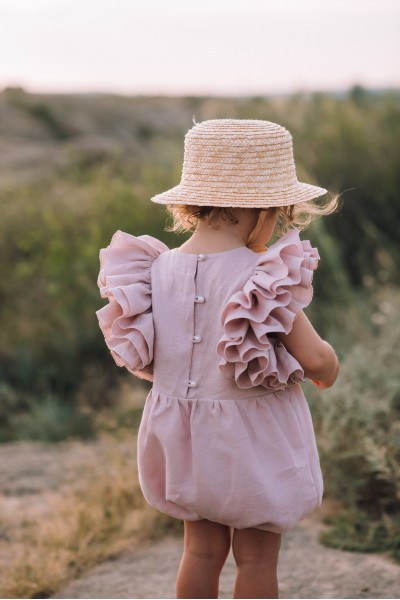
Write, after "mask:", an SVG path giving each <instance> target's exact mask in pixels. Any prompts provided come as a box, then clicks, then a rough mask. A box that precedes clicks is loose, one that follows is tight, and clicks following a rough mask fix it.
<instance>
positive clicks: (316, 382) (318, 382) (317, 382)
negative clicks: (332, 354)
mask: <svg viewBox="0 0 400 600" xmlns="http://www.w3.org/2000/svg"><path fill="white" fill-rule="evenodd" d="M310 381H311V382H312V383H313V384H314V385H316V386H317V387H319V388H324V389H327V388H329V387H331V386H330V385H325V384H324V383H322V381H315V380H314V379H311V380H310Z"/></svg>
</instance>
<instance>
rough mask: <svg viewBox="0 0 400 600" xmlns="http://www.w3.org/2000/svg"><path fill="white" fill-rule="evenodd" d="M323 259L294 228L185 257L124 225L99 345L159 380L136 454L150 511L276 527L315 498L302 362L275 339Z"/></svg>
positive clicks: (105, 263) (107, 264) (116, 239)
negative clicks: (259, 244) (258, 241)
mask: <svg viewBox="0 0 400 600" xmlns="http://www.w3.org/2000/svg"><path fill="white" fill-rule="evenodd" d="M318 259H319V255H318V251H317V249H316V248H312V247H311V245H310V243H309V241H301V240H300V237H299V232H298V230H297V229H293V230H291V231H289V232H288V233H286V234H285V235H284V236H282V237H281V238H280V240H279V241H278V242H276V243H275V244H273V245H272V246H271V247H270V248H269V249H268V250H267V251H266V252H265V253H262V254H256V253H254V252H253V251H252V250H250V249H248V248H246V247H239V248H235V249H232V250H227V251H225V252H218V253H212V254H207V253H204V254H188V253H184V252H180V251H179V250H178V249H176V248H174V249H172V250H169V249H168V248H167V246H166V245H165V244H164V243H163V242H161V241H159V240H157V239H155V238H153V237H151V236H147V235H142V236H138V237H135V236H132V235H129V234H127V233H123V232H122V231H117V233H115V235H114V236H113V238H112V240H111V243H110V245H109V246H108V248H106V249H103V250H101V251H100V262H101V270H100V274H99V280H98V285H99V287H100V291H101V295H102V296H103V297H107V298H108V299H109V304H107V305H106V306H104V307H103V308H102V309H100V310H99V311H98V312H97V316H98V319H99V323H100V327H101V329H102V331H103V334H104V337H105V340H106V343H107V345H108V347H109V349H110V350H111V353H112V355H113V357H114V359H115V361H116V363H117V365H119V366H125V367H126V368H127V369H128V370H129V371H131V372H132V373H133V374H135V375H137V376H139V377H141V378H145V379H148V380H150V381H153V387H152V389H151V391H150V392H149V394H148V396H147V399H146V404H145V408H144V412H143V417H142V422H141V425H140V429H139V438H138V465H139V478H140V484H141V487H142V490H143V493H144V496H145V498H146V500H147V501H148V502H149V503H150V504H151V505H153V506H154V507H156V508H157V509H158V510H160V511H162V512H164V513H166V514H168V515H171V516H173V517H176V518H179V519H187V520H193V521H195V520H199V519H209V520H210V521H215V522H217V523H222V524H225V525H229V526H232V527H236V528H238V529H241V528H244V527H256V528H259V529H265V530H270V531H274V532H277V533H281V532H284V531H287V530H289V529H291V528H292V527H293V526H294V525H295V524H296V523H297V521H299V520H300V519H301V518H303V517H305V516H306V515H308V514H309V513H311V512H312V511H313V510H314V509H315V508H316V507H317V506H318V505H319V504H320V502H321V498H322V489H323V484H322V476H321V471H320V465H319V459H318V453H317V448H316V443H315V436H314V430H313V426H312V420H311V415H310V411H309V408H308V404H307V401H306V399H305V397H304V394H303V391H302V389H301V387H300V385H299V383H300V382H301V381H304V380H305V378H304V372H303V369H302V368H301V366H300V364H299V363H298V362H297V360H296V359H295V358H294V357H293V356H292V355H291V354H289V353H288V352H287V350H286V349H285V347H284V346H283V345H282V343H280V342H279V339H278V337H277V336H276V333H277V332H286V333H288V332H289V331H290V330H291V328H292V326H293V322H294V319H295V318H296V316H297V314H298V313H299V311H300V310H302V309H303V308H304V307H305V306H307V305H308V304H309V303H310V301H311V298H312V294H313V290H312V285H311V282H312V276H313V270H314V269H315V268H316V267H317V262H318Z"/></svg>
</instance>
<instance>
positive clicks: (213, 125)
mask: <svg viewBox="0 0 400 600" xmlns="http://www.w3.org/2000/svg"><path fill="white" fill-rule="evenodd" d="M323 194H326V190H325V189H324V188H320V187H317V186H315V185H310V184H308V183H300V182H299V181H297V175H296V168H295V164H294V158H293V144H292V136H291V135H290V133H289V132H288V131H287V130H286V129H285V128H284V127H281V126H280V125H277V124H276V123H271V122H270V121H260V120H256V119H213V120H210V121H203V122H202V123H198V124H197V125H195V126H194V127H192V129H190V130H189V131H188V132H187V134H186V136H185V156H184V162H183V170H182V178H181V182H180V184H179V185H177V186H175V187H173V188H171V189H170V190H167V191H166V192H163V193H162V194H157V195H156V196H153V198H151V200H152V201H153V202H157V203H159V204H195V205H198V206H230V207H236V206H238V207H265V208H268V207H269V206H287V205H289V204H296V203H297V202H304V201H305V200H311V199H312V198H318V197H319V196H322V195H323Z"/></svg>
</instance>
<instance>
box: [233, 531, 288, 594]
mask: <svg viewBox="0 0 400 600" xmlns="http://www.w3.org/2000/svg"><path fill="white" fill-rule="evenodd" d="M280 545H281V535H280V534H279V533H273V532H272V531H262V530H261V529H253V528H249V529H235V530H234V532H233V540H232V551H233V556H234V558H235V561H236V565H237V575H236V581H235V590H234V592H233V597H234V598H278V579H277V573H276V569H277V566H278V555H279V548H280Z"/></svg>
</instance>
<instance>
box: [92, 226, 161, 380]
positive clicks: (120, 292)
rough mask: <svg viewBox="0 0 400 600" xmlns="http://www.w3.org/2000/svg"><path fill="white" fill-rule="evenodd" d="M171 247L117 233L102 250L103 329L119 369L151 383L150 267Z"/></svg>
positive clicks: (101, 324)
mask: <svg viewBox="0 0 400 600" xmlns="http://www.w3.org/2000/svg"><path fill="white" fill-rule="evenodd" d="M167 250H168V247H167V246H166V245H165V244H164V243H163V242H161V241H160V240H157V239H156V238H154V237H151V236H150V235H140V236H138V237H135V236H133V235H130V234H128V233H124V232H123V231H117V232H116V233H115V234H114V236H113V238H112V240H111V242H110V245H109V246H108V247H107V248H104V249H102V250H100V273H99V277H98V280H97V285H98V286H99V288H100V294H101V296H102V297H103V298H108V300H109V303H108V304H107V305H106V306H104V307H103V308H101V309H100V310H98V311H97V312H96V315H97V318H98V320H99V325H100V329H101V330H102V332H103V334H104V338H105V341H106V344H107V346H108V348H109V349H110V351H111V354H112V356H113V358H114V360H115V362H116V363H117V365H118V366H120V367H123V366H124V367H126V368H127V369H128V370H129V371H131V373H134V374H135V375H137V376H138V377H141V378H142V379H148V380H150V381H151V380H152V373H153V370H152V361H153V347H154V327H153V317H152V313H151V273H150V269H151V265H152V263H153V261H154V260H155V259H156V258H157V257H158V256H159V255H160V254H162V253H163V252H165V251H167Z"/></svg>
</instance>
